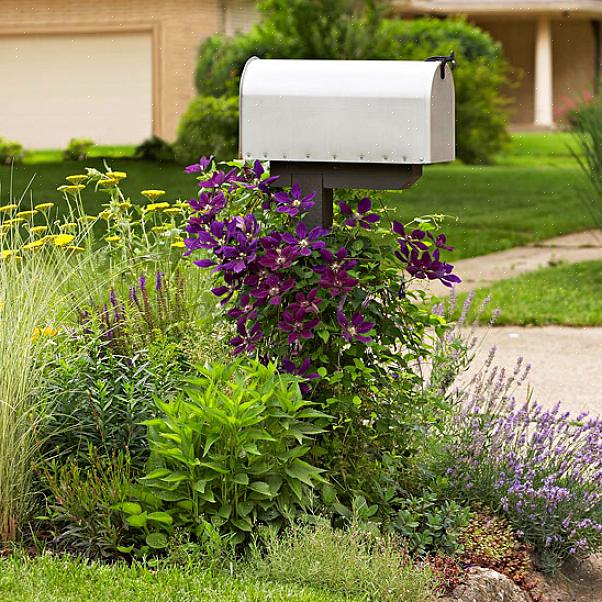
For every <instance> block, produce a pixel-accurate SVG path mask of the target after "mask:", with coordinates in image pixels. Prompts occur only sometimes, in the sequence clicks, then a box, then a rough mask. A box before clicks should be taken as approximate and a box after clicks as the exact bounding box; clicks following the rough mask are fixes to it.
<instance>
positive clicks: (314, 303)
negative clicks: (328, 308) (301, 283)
mask: <svg viewBox="0 0 602 602" xmlns="http://www.w3.org/2000/svg"><path fill="white" fill-rule="evenodd" d="M320 303H322V299H318V289H317V288H312V289H311V290H310V291H309V293H307V295H304V294H303V293H297V294H296V295H295V302H294V303H292V304H291V307H292V306H293V305H295V306H298V307H301V308H302V309H304V310H305V311H306V312H308V313H312V314H317V313H320V308H319V307H318V305H320Z"/></svg>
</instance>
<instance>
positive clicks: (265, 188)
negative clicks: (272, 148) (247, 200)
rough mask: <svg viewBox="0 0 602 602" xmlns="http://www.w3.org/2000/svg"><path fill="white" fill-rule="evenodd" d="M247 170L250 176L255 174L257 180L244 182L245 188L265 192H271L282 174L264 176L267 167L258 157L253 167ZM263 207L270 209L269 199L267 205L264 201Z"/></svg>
mask: <svg viewBox="0 0 602 602" xmlns="http://www.w3.org/2000/svg"><path fill="white" fill-rule="evenodd" d="M246 169H247V171H248V172H249V176H251V177H252V176H255V178H254V179H255V180H256V181H255V182H248V183H245V184H243V186H244V187H245V188H250V189H254V188H257V189H258V190H260V191H261V192H263V193H265V194H269V193H270V192H271V191H270V186H271V185H272V184H273V183H274V182H275V181H276V180H277V179H278V178H279V177H280V176H268V177H267V178H263V175H264V173H265V169H264V168H263V165H262V164H261V161H259V160H258V159H255V162H254V163H253V167H252V168H250V169H249V168H246ZM262 207H263V209H269V199H268V200H267V206H266V204H265V203H264V204H263V205H262Z"/></svg>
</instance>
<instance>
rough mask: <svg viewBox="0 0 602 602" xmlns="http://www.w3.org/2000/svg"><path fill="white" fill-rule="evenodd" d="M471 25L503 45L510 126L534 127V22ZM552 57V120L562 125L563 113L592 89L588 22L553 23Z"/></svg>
mask: <svg viewBox="0 0 602 602" xmlns="http://www.w3.org/2000/svg"><path fill="white" fill-rule="evenodd" d="M471 21H473V22H474V23H475V24H476V25H478V26H479V27H481V28H482V29H483V30H485V31H487V32H489V33H490V34H491V35H492V37H493V38H495V39H496V40H499V41H500V42H501V43H502V48H503V52H504V55H505V57H506V58H507V60H508V63H509V64H510V77H511V79H512V81H513V85H512V86H511V87H510V88H508V89H507V90H504V92H505V93H506V94H507V95H508V96H509V97H510V98H511V99H512V116H511V121H512V123H514V124H517V125H524V124H531V123H533V121H534V107H533V105H534V93H535V90H534V77H535V73H534V66H535V26H536V22H535V19H534V18H526V19H524V20H522V19H521V20H518V19H510V18H504V17H481V18H474V19H471ZM552 57H553V94H554V117H555V119H556V120H558V121H559V122H562V121H563V117H564V113H565V112H566V109H567V108H570V106H573V105H574V104H575V102H576V101H577V99H578V98H581V97H583V95H584V93H591V92H592V91H593V88H594V79H595V66H594V33H593V28H592V24H591V20H589V19H580V20H577V19H558V20H553V21H552Z"/></svg>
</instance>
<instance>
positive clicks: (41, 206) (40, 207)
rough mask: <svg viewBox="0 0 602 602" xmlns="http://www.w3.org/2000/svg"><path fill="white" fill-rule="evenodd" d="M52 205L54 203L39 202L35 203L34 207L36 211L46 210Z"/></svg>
mask: <svg viewBox="0 0 602 602" xmlns="http://www.w3.org/2000/svg"><path fill="white" fill-rule="evenodd" d="M53 207H54V203H40V204H39V205H36V206H35V207H34V209H37V210H38V211H47V210H48V209H52V208H53Z"/></svg>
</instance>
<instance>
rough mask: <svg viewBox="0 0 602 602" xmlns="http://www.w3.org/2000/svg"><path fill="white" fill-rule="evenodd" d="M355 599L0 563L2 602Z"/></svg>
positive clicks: (170, 572)
mask: <svg viewBox="0 0 602 602" xmlns="http://www.w3.org/2000/svg"><path fill="white" fill-rule="evenodd" d="M354 599H355V598H349V597H347V596H345V597H342V596H338V595H335V594H332V593H329V592H324V591H320V590H312V589H310V588H301V587H298V586H295V585H288V584H280V583H279V584H275V583H268V582H265V581H259V580H256V579H254V578H251V577H244V576H239V575H237V574H236V575H234V576H232V577H230V576H228V575H227V574H224V573H211V572H210V571H208V570H204V569H200V568H199V569H194V568H192V569H189V568H186V569H184V568H174V567H168V568H161V569H158V570H152V569H148V568H143V567H141V566H140V565H133V566H131V567H130V566H127V565H125V564H116V565H106V564H105V565H101V564H98V563H86V562H85V561H83V560H78V559H69V558H67V557H56V558H52V557H49V556H45V557H41V558H36V559H35V560H32V561H23V560H18V559H14V558H11V559H7V560H0V600H5V601H6V602H192V601H195V602H196V601H198V602H201V601H202V602H217V601H220V602H228V601H230V602H240V601H242V600H247V601H249V602H251V601H257V602H259V601H264V600H265V601H276V600H295V601H298V602H338V601H341V602H342V601H343V600H347V601H351V600H354Z"/></svg>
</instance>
